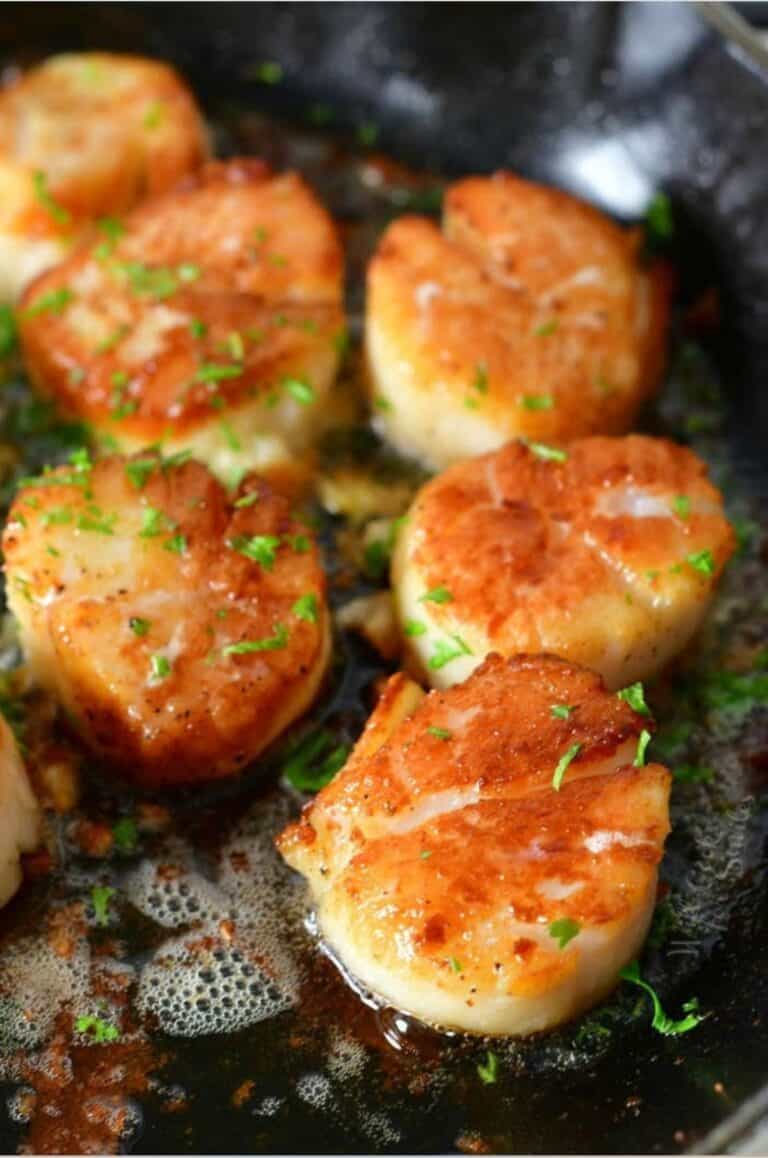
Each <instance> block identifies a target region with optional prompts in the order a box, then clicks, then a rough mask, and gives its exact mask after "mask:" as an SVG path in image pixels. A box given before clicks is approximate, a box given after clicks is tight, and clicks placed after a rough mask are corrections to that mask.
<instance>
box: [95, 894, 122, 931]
mask: <svg viewBox="0 0 768 1158" xmlns="http://www.w3.org/2000/svg"><path fill="white" fill-rule="evenodd" d="M116 892H117V889H113V888H112V887H111V885H94V887H93V888H92V889H91V904H92V905H93V915H94V918H95V920H96V924H97V925H108V924H109V902H110V900H111V899H112V897H114V895H115V893H116Z"/></svg>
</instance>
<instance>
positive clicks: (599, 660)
mask: <svg viewBox="0 0 768 1158" xmlns="http://www.w3.org/2000/svg"><path fill="white" fill-rule="evenodd" d="M734 546H735V539H734V534H733V531H732V529H731V526H730V524H729V523H728V521H727V519H726V517H725V514H724V512H723V503H722V496H721V495H720V493H719V491H718V490H717V489H716V488H715V487H714V486H713V485H712V484H711V483H710V482H709V480H708V478H707V471H706V467H705V465H704V463H702V461H701V460H700V459H699V458H697V456H696V455H695V454H693V453H692V452H691V451H690V450H687V449H685V448H683V447H681V446H676V445H675V444H674V443H672V442H669V441H667V440H665V439H660V438H648V437H646V436H643V435H629V436H628V437H625V438H600V437H594V438H586V439H580V440H578V441H576V442H573V443H571V444H570V445H569V446H568V447H567V448H557V447H551V446H548V445H544V444H539V443H530V444H525V443H523V442H512V443H509V444H508V445H507V446H505V447H504V448H503V449H501V450H499V451H497V452H495V453H493V454H488V455H484V456H482V457H480V458H477V459H473V460H471V461H468V462H464V463H460V464H457V465H456V466H454V467H451V468H450V469H449V470H447V471H445V472H444V473H443V474H441V475H438V476H437V478H435V479H433V480H432V481H431V482H429V483H427V484H426V486H425V487H424V488H423V489H422V490H421V491H420V493H419V494H418V495H417V497H416V500H415V502H414V504H413V507H412V508H411V510H410V512H409V513H408V516H407V518H406V520H405V521H404V525H403V527H402V530H401V532H400V536H399V541H398V545H397V548H396V552H395V557H394V566H393V585H394V590H395V598H396V603H397V608H398V615H399V618H400V624H401V628H402V631H403V633H404V636H405V639H406V642H407V647H408V649H409V651H410V654H411V657H412V659H413V660H414V661H415V663H416V665H417V667H418V670H419V671H421V672H423V673H424V675H425V676H426V678H427V679H428V680H429V681H430V682H431V683H432V684H434V685H435V686H437V687H446V686H448V685H449V684H452V683H455V682H456V681H457V680H461V679H464V678H465V677H466V676H467V675H468V674H469V673H470V672H471V671H472V670H473V669H474V668H475V667H476V666H477V665H478V664H479V663H480V662H481V661H482V659H483V657H484V656H485V655H487V654H488V652H490V651H499V652H501V653H502V654H504V655H514V654H515V653H518V652H538V651H546V652H554V653H556V654H557V655H561V656H564V657H565V658H567V659H570V660H573V661H575V662H577V663H582V664H584V665H585V666H587V667H590V668H593V669H594V670H595V671H597V672H599V673H600V674H601V675H602V676H603V678H604V680H605V681H606V684H607V685H608V686H609V687H611V688H620V687H622V686H623V685H625V684H629V683H631V682H632V681H634V680H638V679H646V678H647V677H649V676H651V675H653V674H654V673H655V672H657V671H658V670H659V669H660V668H661V667H663V666H664V664H665V663H667V662H668V661H669V660H670V659H671V658H672V657H673V656H675V655H677V654H678V653H679V652H680V651H682V649H683V648H684V647H685V646H686V644H687V643H688V642H689V641H690V639H691V637H692V636H693V634H694V632H695V631H696V629H697V628H698V626H699V624H700V623H701V621H702V619H703V616H704V614H705V612H706V610H707V608H708V607H709V604H710V602H711V600H712V597H713V594H714V590H715V585H716V583H717V580H718V578H719V576H720V573H721V571H722V569H723V566H724V565H725V563H726V562H727V561H728V559H729V558H730V556H731V554H732V552H733V550H734Z"/></svg>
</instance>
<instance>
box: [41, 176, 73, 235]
mask: <svg viewBox="0 0 768 1158" xmlns="http://www.w3.org/2000/svg"><path fill="white" fill-rule="evenodd" d="M32 182H33V184H34V187H35V197H37V199H38V201H39V202H40V204H41V205H42V206H43V208H44V209H45V210H46V211H47V212H48V213H49V215H50V216H51V217H52V218H53V220H54V221H55V222H56V224H57V225H69V223H70V221H71V220H72V215H71V213H70V212H69V210H67V209H65V208H64V206H63V205H60V204H59V202H58V201H57V200H56V198H55V197H54V196H53V194H52V193H51V191H50V189H49V188H48V178H47V177H46V175H45V173H43V171H42V169H38V170H37V172H36V173H33V174H32Z"/></svg>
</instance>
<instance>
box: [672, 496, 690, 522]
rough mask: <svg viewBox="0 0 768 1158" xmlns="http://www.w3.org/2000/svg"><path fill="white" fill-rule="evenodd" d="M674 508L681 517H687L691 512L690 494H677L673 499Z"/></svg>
mask: <svg viewBox="0 0 768 1158" xmlns="http://www.w3.org/2000/svg"><path fill="white" fill-rule="evenodd" d="M672 510H673V511H674V512H675V514H676V515H677V516H678V517H679V518H681V519H687V518H688V516H689V515H690V513H691V500H690V499H689V498H688V495H675V497H674V498H673V500H672Z"/></svg>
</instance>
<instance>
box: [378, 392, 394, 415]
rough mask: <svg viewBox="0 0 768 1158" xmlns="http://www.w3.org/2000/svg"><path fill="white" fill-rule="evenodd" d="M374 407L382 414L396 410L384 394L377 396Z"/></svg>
mask: <svg viewBox="0 0 768 1158" xmlns="http://www.w3.org/2000/svg"><path fill="white" fill-rule="evenodd" d="M373 405H374V407H375V408H376V410H380V411H381V412H382V414H385V413H386V414H388V413H389V412H390V411H391V410H394V406H393V405H392V403H391V402H390V401H389V399H388V398H385V397H384V396H383V395H382V394H377V395H376V397H375V398H374V400H373Z"/></svg>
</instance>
